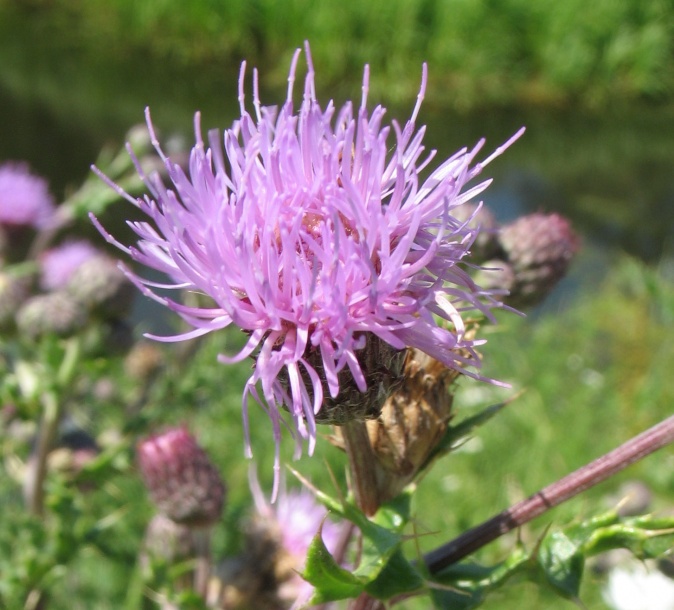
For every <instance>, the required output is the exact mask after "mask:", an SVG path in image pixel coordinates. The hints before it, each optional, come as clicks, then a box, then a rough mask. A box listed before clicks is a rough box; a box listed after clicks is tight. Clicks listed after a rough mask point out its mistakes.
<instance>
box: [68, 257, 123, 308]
mask: <svg viewBox="0 0 674 610" xmlns="http://www.w3.org/2000/svg"><path fill="white" fill-rule="evenodd" d="M67 290H68V292H69V293H70V294H71V295H72V296H73V297H74V298H75V299H77V301H79V302H80V303H82V305H84V306H85V307H86V308H87V309H89V310H92V311H95V312H98V313H101V314H102V315H104V316H110V317H113V318H120V317H123V316H124V315H125V314H126V313H127V312H128V311H129V309H130V308H131V304H132V303H133V297H134V294H135V292H134V288H133V285H132V284H131V282H129V280H128V279H127V277H126V276H125V275H124V273H123V272H122V271H121V269H119V268H118V267H117V263H116V262H115V261H114V260H113V259H111V258H109V257H108V256H105V255H97V256H93V257H91V258H89V259H88V260H86V261H84V262H83V263H82V264H81V265H80V266H79V267H78V268H77V269H76V270H75V271H74V273H73V274H72V276H71V278H70V281H69V282H68V287H67Z"/></svg>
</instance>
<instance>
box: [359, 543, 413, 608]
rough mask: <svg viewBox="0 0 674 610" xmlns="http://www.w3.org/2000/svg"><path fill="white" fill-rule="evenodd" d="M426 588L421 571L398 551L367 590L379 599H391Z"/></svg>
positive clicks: (369, 584)
mask: <svg viewBox="0 0 674 610" xmlns="http://www.w3.org/2000/svg"><path fill="white" fill-rule="evenodd" d="M423 586H424V579H423V577H422V576H421V574H420V573H419V571H418V570H417V569H416V568H415V567H414V566H413V565H412V564H411V563H410V562H409V561H407V559H405V556H404V555H403V554H402V551H401V550H400V549H398V550H397V551H396V552H395V553H394V554H393V556H392V557H391V558H390V559H389V561H388V563H387V564H386V566H385V567H384V569H383V570H382V571H381V572H380V573H379V576H377V578H375V579H374V580H373V581H372V582H370V583H368V585H367V586H366V587H365V590H366V591H367V593H368V594H369V595H371V596H372V597H376V598H377V599H390V598H391V597H393V596H394V595H399V594H401V593H413V592H414V591H419V590H420V589H422V587H423Z"/></svg>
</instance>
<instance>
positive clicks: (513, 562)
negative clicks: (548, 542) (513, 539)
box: [430, 546, 530, 610]
mask: <svg viewBox="0 0 674 610" xmlns="http://www.w3.org/2000/svg"><path fill="white" fill-rule="evenodd" d="M529 565H530V564H529V556H528V554H527V553H526V552H525V551H524V550H523V549H522V548H521V547H519V546H518V547H517V548H516V549H514V550H513V552H512V553H511V554H510V557H508V559H507V560H506V561H504V562H503V563H500V564H498V565H496V566H491V567H486V566H482V565H478V564H474V563H460V564H454V565H452V566H449V567H448V568H446V569H444V570H442V572H440V573H439V574H436V575H434V577H433V583H434V586H432V588H431V590H430V594H431V599H432V600H433V603H434V605H435V607H436V608H439V609H443V610H444V609H447V610H472V608H477V607H478V606H480V605H482V603H483V602H484V600H485V599H486V597H487V595H488V594H489V593H490V592H491V591H492V590H494V589H496V588H498V587H500V586H501V585H503V583H504V582H505V581H506V580H508V579H509V578H511V577H512V576H514V575H515V574H517V573H519V572H523V571H525V570H526V569H528V567H529Z"/></svg>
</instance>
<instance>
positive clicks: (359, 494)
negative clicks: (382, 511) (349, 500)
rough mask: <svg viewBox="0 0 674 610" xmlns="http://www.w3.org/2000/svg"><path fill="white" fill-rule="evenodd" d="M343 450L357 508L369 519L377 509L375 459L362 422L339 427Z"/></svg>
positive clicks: (378, 503)
mask: <svg viewBox="0 0 674 610" xmlns="http://www.w3.org/2000/svg"><path fill="white" fill-rule="evenodd" d="M341 430H342V437H343V438H344V449H345V450H346V455H347V457H348V460H349V473H350V475H351V487H352V491H353V495H354V497H355V499H356V504H357V505H358V507H359V508H360V509H361V510H362V511H363V512H364V513H365V514H366V515H367V516H368V517H369V516H372V515H374V513H376V512H377V509H378V508H379V505H380V502H379V493H378V489H377V477H376V474H375V469H374V467H375V461H376V458H375V456H374V453H373V451H372V445H370V436H369V435H368V433H367V426H366V425H365V422H363V421H356V420H354V421H350V422H347V423H346V424H344V425H343V426H342V427H341Z"/></svg>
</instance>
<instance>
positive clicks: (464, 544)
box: [424, 415, 674, 573]
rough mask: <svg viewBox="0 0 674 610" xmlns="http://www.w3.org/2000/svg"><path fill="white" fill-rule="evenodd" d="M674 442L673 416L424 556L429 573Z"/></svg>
mask: <svg viewBox="0 0 674 610" xmlns="http://www.w3.org/2000/svg"><path fill="white" fill-rule="evenodd" d="M671 442H674V415H673V416H671V417H669V418H667V419H665V420H664V421H662V422H660V423H659V424H657V425H655V426H653V427H652V428H649V429H648V430H646V431H645V432H642V433H641V434H639V435H638V436H635V437H634V438H632V439H630V440H629V441H627V442H626V443H624V444H622V445H620V447H618V448H616V449H614V450H613V451H611V452H609V453H607V454H606V455H603V456H602V457H600V458H597V459H596V460H594V461H593V462H590V463H589V464H587V465H585V466H583V467H582V468H579V469H578V470H576V471H574V472H572V473H571V474H569V475H567V476H565V477H564V478H562V479H560V480H559V481H557V482H555V483H552V485H548V486H547V487H545V488H543V489H541V490H540V491H539V492H537V493H535V494H533V495H532V496H529V497H528V498H527V499H526V500H523V501H522V502H518V503H517V504H515V505H513V506H511V507H510V508H508V509H507V510H504V511H503V512H502V513H499V514H498V515H496V516H495V517H492V518H491V519H489V520H488V521H485V522H484V523H482V524H480V525H478V526H477V527H475V528H473V529H471V530H468V531H467V532H465V533H463V534H461V535H460V536H458V537H457V538H455V539H454V540H451V541H450V542H448V543H447V544H444V545H442V546H441V547H439V548H437V549H435V550H433V551H431V552H429V553H427V554H426V555H425V556H424V562H425V563H426V565H427V566H428V569H429V571H430V572H432V573H433V572H435V573H437V572H440V571H441V570H443V569H444V568H446V567H448V566H450V565H452V564H453V563H456V562H457V561H459V560H461V559H463V558H464V557H466V556H467V555H469V554H470V553H472V552H473V551H476V550H477V549H479V548H481V547H483V546H485V545H486V544H489V543H490V542H492V541H494V540H496V539H497V538H499V537H500V536H503V535H504V534H506V533H507V532H509V531H511V530H513V529H515V528H516V527H520V526H521V525H524V524H525V523H527V522H529V521H531V520H532V519H534V518H535V517H538V516H539V515H542V514H543V513H544V512H546V511H548V510H550V509H551V508H553V507H555V506H558V505H559V504H561V503H562V502H566V500H569V499H570V498H573V497H574V496H576V495H578V494H579V493H581V492H583V491H585V490H586V489H589V488H590V487H593V486H594V485H597V484H598V483H601V482H602V481H604V480H606V479H608V478H609V477H610V476H612V475H614V474H615V473H617V472H619V471H621V470H623V469H624V468H626V467H627V466H629V465H630V464H633V463H634V462H637V461H638V460H640V459H642V458H644V457H646V456H647V455H650V454H651V453H653V452H655V451H657V450H658V449H661V448H662V447H664V446H666V445H668V444H669V443H671Z"/></svg>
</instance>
